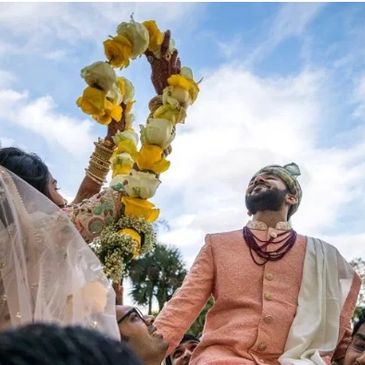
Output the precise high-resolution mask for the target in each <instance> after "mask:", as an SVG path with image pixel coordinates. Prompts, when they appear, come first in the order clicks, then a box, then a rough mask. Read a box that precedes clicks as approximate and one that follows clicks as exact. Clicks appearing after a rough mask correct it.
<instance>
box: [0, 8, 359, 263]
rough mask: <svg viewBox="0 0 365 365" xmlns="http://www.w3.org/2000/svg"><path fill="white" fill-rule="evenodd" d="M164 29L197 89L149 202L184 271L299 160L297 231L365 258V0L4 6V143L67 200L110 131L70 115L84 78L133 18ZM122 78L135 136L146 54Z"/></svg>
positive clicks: (0, 133) (0, 83)
mask: <svg viewBox="0 0 365 365" xmlns="http://www.w3.org/2000/svg"><path fill="white" fill-rule="evenodd" d="M131 13H134V18H135V20H137V21H144V20H147V19H155V20H156V21H157V23H158V24H159V26H160V28H161V29H163V30H164V29H170V30H171V31H172V34H173V38H174V39H175V41H176V46H177V48H178V50H179V54H180V57H181V60H182V63H183V65H186V66H189V67H191V68H192V69H193V71H194V75H195V77H196V79H200V78H201V77H203V78H204V79H203V82H202V83H201V93H200V95H199V97H198V100H197V102H196V104H194V105H193V106H192V107H191V108H190V110H189V111H188V118H187V120H186V124H185V125H180V126H179V128H178V135H177V138H176V139H175V141H174V142H173V153H172V155H171V158H170V160H171V162H172V165H171V168H170V170H169V171H168V172H166V173H165V174H163V175H162V184H161V186H160V188H159V190H158V192H157V194H156V196H155V198H154V199H153V201H154V202H155V203H156V204H157V205H158V206H159V207H160V208H161V212H162V213H161V217H162V218H163V219H165V220H166V221H167V222H168V223H169V225H170V230H169V231H165V232H162V233H161V235H160V238H161V240H162V241H163V242H166V243H171V244H175V245H177V246H179V247H180V248H181V250H182V252H183V255H184V258H185V260H186V262H187V264H188V265H190V264H191V262H192V260H193V258H194V257H195V255H196V254H197V252H198V250H199V248H200V247H201V245H202V243H203V239H204V235H205V234H206V233H207V232H216V231H222V230H230V229H239V228H240V227H241V226H242V225H243V224H244V223H245V222H246V221H247V220H248V217H247V215H246V210H245V207H244V189H245V187H246V184H247V182H248V180H249V178H250V177H251V176H252V174H253V173H254V172H255V171H256V170H257V169H258V168H260V167H262V166H264V165H266V164H271V163H280V164H285V163H288V162H291V161H296V162H297V163H298V164H299V165H300V167H301V170H302V176H301V178H300V179H301V183H302V186H303V191H304V195H303V202H302V204H301V206H300V208H299V211H298V213H296V215H295V216H294V217H293V225H294V227H295V228H296V229H297V231H298V232H300V233H303V234H309V235H313V236H317V237H321V238H323V239H325V240H327V241H328V242H330V243H332V244H334V245H335V246H336V247H338V248H339V250H340V251H341V252H342V253H343V255H344V256H345V257H347V258H349V259H351V258H352V257H354V256H360V255H362V256H363V257H365V243H364V242H365V224H364V223H365V213H364V208H365V198H364V194H363V190H364V186H365V157H364V156H365V138H364V137H365V125H364V118H365V47H364V44H365V23H364V22H363V19H364V18H365V4H361V3H352V4H351V3H342V4H340V3H333V4H331V3H324V4H318V3H303V4H301V3H155V4H154V3H148V4H143V3H137V4H135V3H123V4H122V3H54V4H52V3H23V4H20V3H19V4H16V3H12V4H10V3H8V4H6V3H1V4H0V56H1V57H0V140H1V143H2V145H3V146H8V145H16V146H19V147H21V148H24V149H26V150H28V151H32V152H36V153H37V154H39V155H40V156H41V157H42V158H43V159H44V160H45V161H46V162H47V164H49V166H50V168H51V170H52V173H53V174H54V176H55V177H56V178H57V180H58V181H59V185H60V186H61V189H62V192H63V194H64V195H65V196H67V197H69V198H72V197H73V196H74V194H75V193H76V190H77V188H78V185H79V183H80V181H81V180H82V178H83V171H84V170H83V169H84V167H86V166H87V162H88V157H89V155H90V154H91V151H92V147H93V145H92V141H94V140H95V139H96V138H97V137H98V136H103V135H104V134H105V128H104V127H103V126H100V125H97V124H96V123H95V122H93V121H92V120H90V119H88V118H87V116H85V115H84V114H82V112H81V111H80V110H79V109H78V108H77V107H76V105H75V100H76V98H77V97H78V96H79V95H80V94H81V93H82V90H83V88H84V81H83V80H82V79H81V78H80V69H81V68H83V67H84V66H86V65H88V64H90V63H92V62H95V61H98V60H104V59H105V57H104V55H103V48H102V41H103V40H104V39H105V38H107V36H108V35H109V34H114V32H115V29H116V27H117V25H118V24H119V23H120V22H122V21H126V20H128V19H129V16H130V14H131ZM120 74H121V75H123V76H125V77H127V78H129V79H130V80H131V81H132V82H133V83H134V85H135V89H136V100H137V102H136V104H135V109H134V112H135V115H136V122H135V123H136V124H135V126H136V129H137V130H138V125H139V124H142V123H144V122H145V118H146V116H147V102H148V100H149V99H150V98H151V97H153V96H154V94H153V88H152V86H151V84H150V81H149V65H148V64H147V62H146V60H145V59H143V58H141V59H138V60H136V61H133V63H132V65H131V66H130V67H129V68H128V69H127V70H125V71H123V72H121V73H120Z"/></svg>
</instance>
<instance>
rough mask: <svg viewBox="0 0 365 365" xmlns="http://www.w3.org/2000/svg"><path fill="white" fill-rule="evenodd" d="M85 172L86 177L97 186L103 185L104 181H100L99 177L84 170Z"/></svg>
mask: <svg viewBox="0 0 365 365" xmlns="http://www.w3.org/2000/svg"><path fill="white" fill-rule="evenodd" d="M85 171H86V176H87V177H88V178H89V179H91V180H92V181H94V182H95V183H97V184H99V185H103V183H104V180H100V178H99V177H97V176H95V175H94V174H93V173H91V172H90V171H89V170H88V169H85Z"/></svg>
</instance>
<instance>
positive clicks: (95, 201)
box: [64, 188, 121, 243]
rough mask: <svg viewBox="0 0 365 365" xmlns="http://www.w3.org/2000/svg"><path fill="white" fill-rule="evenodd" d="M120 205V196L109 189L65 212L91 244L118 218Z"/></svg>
mask: <svg viewBox="0 0 365 365" xmlns="http://www.w3.org/2000/svg"><path fill="white" fill-rule="evenodd" d="M120 205H121V203H120V194H119V193H118V192H117V191H114V190H113V189H110V188H109V189H105V190H104V191H102V192H101V193H98V194H95V195H94V196H93V197H91V198H89V199H85V200H83V201H82V202H81V203H78V204H72V205H70V206H68V207H66V208H64V211H65V212H66V214H67V215H68V216H69V218H70V219H71V220H72V222H73V223H74V224H75V226H76V228H77V230H78V231H79V232H80V234H81V235H82V237H83V238H84V240H85V241H86V242H88V243H89V242H91V241H92V240H93V239H94V238H95V237H97V236H98V235H99V234H100V232H101V231H102V229H103V228H104V227H105V226H106V225H108V224H110V223H112V222H113V221H114V219H115V218H117V217H118V215H119V214H120Z"/></svg>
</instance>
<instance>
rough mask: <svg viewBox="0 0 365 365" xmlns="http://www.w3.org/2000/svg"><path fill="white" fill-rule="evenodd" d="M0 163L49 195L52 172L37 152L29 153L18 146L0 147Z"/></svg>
mask: <svg viewBox="0 0 365 365" xmlns="http://www.w3.org/2000/svg"><path fill="white" fill-rule="evenodd" d="M0 165H2V166H4V167H6V168H7V169H8V170H10V171H11V172H13V173H14V174H16V175H18V176H19V177H20V178H22V179H23V180H24V181H26V182H27V183H28V184H30V185H32V186H33V187H34V188H36V189H37V190H39V191H40V192H41V193H43V194H44V195H46V196H47V197H48V196H49V192H48V181H49V178H50V173H49V170H48V167H47V165H46V164H45V163H44V162H43V161H42V160H41V158H40V157H39V156H37V155H36V154H35V153H27V152H24V151H22V150H21V149H19V148H16V147H6V148H0Z"/></svg>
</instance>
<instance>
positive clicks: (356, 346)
mask: <svg viewBox="0 0 365 365" xmlns="http://www.w3.org/2000/svg"><path fill="white" fill-rule="evenodd" d="M343 365H365V309H363V310H362V311H361V313H360V316H359V319H358V320H357V322H356V323H355V325H354V329H353V332H352V340H351V343H350V345H349V347H348V348H347V351H346V355H345V359H344V361H343Z"/></svg>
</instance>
